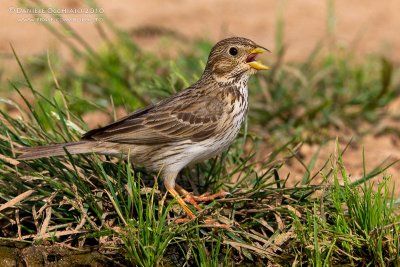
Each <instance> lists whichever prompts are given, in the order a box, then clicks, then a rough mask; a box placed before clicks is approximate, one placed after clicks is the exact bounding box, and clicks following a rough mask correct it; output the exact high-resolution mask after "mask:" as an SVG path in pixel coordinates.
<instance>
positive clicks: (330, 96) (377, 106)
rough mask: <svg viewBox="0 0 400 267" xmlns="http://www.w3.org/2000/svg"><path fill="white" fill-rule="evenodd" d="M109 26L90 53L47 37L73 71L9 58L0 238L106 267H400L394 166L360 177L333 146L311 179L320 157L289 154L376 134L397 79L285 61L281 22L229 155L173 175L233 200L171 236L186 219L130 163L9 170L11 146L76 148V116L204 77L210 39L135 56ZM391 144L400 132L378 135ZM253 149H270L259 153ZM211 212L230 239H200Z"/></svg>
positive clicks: (96, 160)
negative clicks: (77, 251)
mask: <svg viewBox="0 0 400 267" xmlns="http://www.w3.org/2000/svg"><path fill="white" fill-rule="evenodd" d="M29 3H30V2H24V3H23V4H25V5H29ZM329 3H330V6H331V8H333V1H329ZM36 4H40V2H37V1H36ZM92 4H94V3H92ZM328 13H329V23H328V28H329V29H330V35H332V34H333V32H334V31H333V26H332V21H334V18H333V14H332V12H328ZM105 19H106V18H105ZM105 21H106V23H105V25H99V27H108V29H109V30H111V32H112V33H113V35H114V39H113V40H115V41H112V43H110V41H109V40H110V38H105V40H104V43H105V45H104V46H103V47H101V48H100V49H99V50H98V51H97V50H96V51H95V50H93V49H91V48H89V47H88V45H87V44H85V43H84V42H83V41H82V39H81V38H80V37H79V36H78V35H77V33H75V32H73V30H72V29H70V28H69V27H68V25H62V27H63V28H62V29H57V28H53V27H54V26H53V25H51V24H49V25H45V26H46V27H48V28H49V30H51V31H52V32H54V33H55V34H56V36H59V38H61V39H62V40H63V41H64V43H66V44H67V45H70V49H71V50H72V51H73V53H74V54H75V55H76V62H77V64H80V65H81V66H83V68H82V70H79V71H78V70H76V69H74V68H70V67H68V66H67V67H65V65H64V62H62V60H61V59H60V58H59V57H58V56H57V54H56V53H49V54H46V55H42V56H40V57H38V58H37V59H36V60H35V61H32V62H28V63H26V62H22V61H21V60H20V59H19V58H18V51H16V53H15V58H16V61H18V63H19V65H20V68H21V73H19V75H18V77H16V79H14V80H12V81H10V82H7V83H6V82H4V81H3V84H1V86H2V87H3V88H6V87H8V89H7V90H8V91H9V92H17V93H18V94H19V97H13V98H11V99H10V98H1V99H0V101H1V103H0V105H1V110H0V113H1V115H0V118H1V120H0V226H1V227H0V229H1V232H0V239H1V240H9V241H10V240H11V241H13V242H21V241H25V242H29V243H32V244H40V243H43V242H45V241H44V240H46V242H49V244H65V245H68V246H70V247H75V248H81V249H82V248H85V247H89V246H97V247H99V248H100V249H101V250H102V251H104V254H105V255H108V256H110V257H112V258H114V260H115V262H114V263H115V264H117V263H119V264H122V265H126V264H127V263H128V262H129V263H130V264H131V265H133V266H155V265H189V266H192V265H195V266H196V265H197V266H220V265H222V266H230V265H234V264H242V265H250V264H257V265H260V266H261V265H267V263H274V264H281V265H295V266H297V265H313V266H329V265H344V264H348V265H360V266H375V265H377V266H385V265H396V264H398V262H399V259H398V255H399V251H400V250H399V239H398V234H399V224H398V222H399V216H398V207H397V202H398V200H397V199H394V195H393V188H391V185H392V183H391V177H390V176H388V175H386V174H385V170H386V169H387V168H389V167H390V165H391V164H390V163H388V164H383V165H381V166H377V168H375V169H374V170H373V171H372V172H369V173H367V172H366V171H365V170H364V175H363V176H362V177H360V178H359V179H358V180H354V179H353V178H351V177H350V175H349V174H348V173H347V170H346V163H345V162H344V160H343V158H342V155H343V154H344V153H346V151H345V149H346V148H347V147H341V146H340V145H339V142H337V153H336V154H332V155H331V156H330V157H329V158H326V159H324V160H326V164H325V165H324V168H322V169H316V164H315V161H316V159H317V158H319V157H320V155H319V154H318V153H316V154H315V155H314V156H313V157H311V160H310V161H309V162H304V161H303V160H302V159H301V157H299V155H298V154H297V153H296V151H297V148H298V146H299V144H302V143H310V144H317V145H319V146H321V147H322V146H323V144H324V143H325V142H326V141H328V140H331V139H332V138H336V135H335V134H334V133H337V132H341V131H349V129H350V130H351V132H352V134H354V135H355V136H357V135H362V134H368V133H369V132H371V131H375V129H374V125H376V123H377V122H379V121H381V120H383V119H388V116H389V115H388V113H387V112H386V109H385V107H386V106H387V105H388V104H390V103H391V102H392V101H393V100H394V99H395V97H396V96H397V95H398V94H399V91H400V85H399V84H398V83H395V82H394V81H396V80H397V81H398V80H399V79H396V77H398V75H399V73H400V72H399V69H398V68H397V67H396V66H395V65H393V64H392V63H391V62H390V61H388V60H387V59H384V58H380V57H379V56H371V57H369V58H366V59H364V60H363V61H362V62H359V61H357V60H356V59H355V58H353V57H352V52H351V51H340V50H336V49H333V50H332V48H330V50H325V49H324V46H323V45H322V46H317V47H316V49H315V51H314V52H313V53H312V54H311V55H310V56H309V57H308V60H306V61H305V62H303V63H297V64H286V63H282V60H281V59H282V57H283V56H284V52H285V47H284V45H283V39H284V38H283V35H282V34H283V27H284V22H283V21H281V22H280V23H279V29H278V31H279V32H277V36H278V37H279V40H277V48H278V50H279V53H278V54H277V56H275V58H273V59H272V60H271V62H270V63H271V65H272V66H273V68H272V70H271V71H270V72H269V73H266V74H261V75H258V76H256V77H254V78H252V79H251V82H250V84H249V87H250V88H251V90H250V103H251V104H250V113H249V120H248V121H247V122H246V127H244V130H243V131H242V133H241V135H240V136H239V137H238V139H237V140H236V141H235V143H234V144H233V145H232V146H231V148H230V149H229V151H227V152H225V153H223V154H222V155H221V156H218V157H217V158H215V159H211V160H209V161H207V162H204V163H202V164H199V165H197V166H196V167H195V168H191V169H186V170H185V171H184V172H183V174H182V177H180V180H179V183H180V184H182V185H184V186H185V187H186V188H188V189H189V190H196V191H198V192H199V193H203V192H205V191H213V192H215V191H218V190H219V189H221V188H224V189H225V190H229V191H230V192H231V195H230V196H229V197H227V198H226V199H221V200H217V201H213V202H211V203H207V204H205V205H204V206H203V207H204V211H203V212H202V213H201V214H199V219H198V220H196V221H194V222H190V223H186V224H179V225H178V224H175V223H174V222H173V221H174V220H175V219H176V218H178V217H179V216H181V215H182V211H181V210H180V208H179V206H178V205H177V203H176V202H175V201H174V200H173V199H172V198H171V197H170V196H169V195H167V194H165V190H164V189H163V187H162V183H160V181H159V179H158V175H157V174H154V173H147V172H146V171H145V170H143V169H142V168H140V166H134V167H133V166H132V165H131V163H130V162H128V161H124V160H119V159H115V158H109V157H104V156H99V155H78V156H67V157H61V158H49V159H40V160H34V161H31V162H18V161H16V160H15V148H17V147H18V146H21V145H23V146H35V145H41V144H49V143H53V142H65V141H71V140H78V139H79V137H80V136H81V134H82V133H83V132H85V131H86V130H88V127H87V126H86V125H85V123H84V122H83V120H82V116H83V115H84V114H86V113H87V112H89V111H94V110H101V111H103V112H104V113H105V114H108V115H109V116H110V117H113V116H114V115H113V114H115V113H116V109H117V108H118V107H124V108H125V109H127V110H134V109H136V108H139V107H141V106H143V105H145V104H146V103H149V102H152V101H156V100H158V99H161V98H163V97H165V96H167V95H170V94H172V93H174V92H175V91H179V90H182V89H183V88H185V87H186V86H187V85H189V84H191V83H192V82H194V81H195V80H196V79H197V78H198V77H199V76H200V74H201V71H202V69H203V67H204V65H205V60H206V57H207V53H208V51H209V50H210V48H211V45H212V44H211V43H209V42H207V41H204V40H194V41H190V45H189V46H190V47H191V52H187V53H185V54H182V55H180V56H178V57H177V58H175V59H174V60H171V59H168V58H165V57H157V56H155V55H152V54H150V53H146V52H143V51H142V50H141V49H140V48H139V47H138V46H137V45H136V44H135V43H134V42H133V41H132V39H131V38H130V36H129V35H128V34H127V33H125V32H121V31H120V30H118V29H116V28H115V27H114V26H113V25H112V22H110V21H108V20H107V19H106V20H105ZM63 31H68V32H69V34H68V36H64V35H62V34H63ZM71 31H72V33H71ZM161 33H162V31H161ZM172 36H174V35H172ZM170 38H174V37H170ZM71 40H74V41H75V42H69V41H71ZM76 43H77V44H78V45H79V46H78V45H75V44H76ZM154 73H157V74H158V75H154ZM366 88H367V89H368V90H366ZM21 99H22V100H23V101H20V100H21ZM21 102H22V103H21ZM17 103H19V104H17ZM110 110H111V112H110ZM11 113H12V114H13V115H10V114H11ZM110 114H111V115H110ZM393 119H396V118H393ZM386 132H394V133H395V134H398V133H396V132H395V129H392V128H389V127H387V128H383V129H380V130H379V133H382V134H384V133H386ZM260 144H264V145H265V146H266V147H268V151H267V152H268V155H267V156H265V151H260V150H259V149H258V147H259V145H260ZM263 154H264V155H263ZM260 155H263V156H262V157H260ZM260 158H261V159H262V160H259V159H260ZM296 159H297V160H298V161H299V162H300V164H302V165H303V166H304V169H305V170H304V175H303V177H302V179H301V181H299V183H298V184H297V186H295V187H290V186H288V182H287V181H288V179H292V177H281V176H280V173H281V171H280V169H281V167H282V166H285V165H286V166H288V165H287V164H288V163H287V162H288V161H289V160H291V161H293V160H296ZM360 161H364V155H360ZM364 162H365V161H364ZM365 164H366V163H365ZM364 169H366V167H364ZM314 173H316V174H314ZM375 177H380V178H382V179H381V180H380V181H379V182H378V181H376V180H374V179H373V178H375ZM394 178H396V177H394ZM189 181H192V183H191V182H189ZM205 216H212V217H213V218H215V219H216V220H218V221H219V222H221V223H228V224H230V225H231V229H229V230H225V229H218V228H210V227H207V226H205V225H203V223H202V218H204V217H205ZM121 255H122V256H121Z"/></svg>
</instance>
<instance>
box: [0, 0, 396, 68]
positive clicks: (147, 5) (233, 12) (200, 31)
mask: <svg viewBox="0 0 400 267" xmlns="http://www.w3.org/2000/svg"><path fill="white" fill-rule="evenodd" d="M43 2H44V3H45V4H47V5H49V6H53V7H60V8H79V7H87V6H86V5H85V4H84V3H83V2H84V1H78V0H59V1H43ZM97 2H98V4H99V6H100V7H101V8H103V10H104V14H105V15H106V16H107V17H109V18H110V19H111V20H112V21H113V22H114V23H115V24H116V25H117V26H119V27H121V28H122V29H126V30H128V31H129V30H131V29H135V28H137V27H141V26H144V25H145V26H160V25H162V26H163V27H166V28H170V29H173V30H174V31H176V32H178V33H181V34H183V35H185V36H187V37H206V38H209V39H211V40H215V41H217V40H219V39H221V38H223V37H226V36H232V35H240V36H245V37H249V38H251V39H253V40H255V41H256V42H258V43H260V44H263V45H265V46H267V47H270V48H271V49H272V50H274V40H275V27H276V22H277V17H278V15H277V14H279V13H280V11H281V13H282V14H283V18H284V20H285V43H286V45H287V46H288V51H287V57H286V59H287V60H301V59H303V58H304V57H305V56H306V55H308V53H310V52H311V51H312V49H313V48H314V46H315V44H316V43H317V42H318V41H320V40H321V39H322V38H324V37H325V36H326V32H327V30H326V29H327V19H326V18H327V12H328V8H327V5H328V4H327V3H328V1H323V0H301V1H300V0H291V1H289V0H286V1H284V0H247V1H242V0H229V1H228V0H219V1H215V0H202V1H196V0H170V1H162V0H149V1H138V0H134V1H128V0H119V1H107V0H98V1H97ZM16 7H18V3H17V1H16V0H2V1H0V25H1V27H0V53H1V54H3V55H9V54H10V48H9V43H12V44H13V46H14V47H15V48H16V49H17V51H18V52H19V54H21V55H31V54H35V53H38V52H43V51H44V50H46V49H47V48H49V47H50V46H51V47H58V48H59V49H61V50H64V48H63V46H62V44H60V43H59V42H57V41H56V40H55V38H54V36H52V35H51V34H50V33H49V32H48V31H47V30H46V29H45V28H44V27H42V26H41V25H40V24H39V23H37V22H21V21H19V20H21V19H23V18H27V17H30V15H29V14H21V13H17V11H15V10H14V11H13V8H16ZM334 11H335V35H336V38H337V40H338V41H339V43H340V44H342V45H343V46H345V47H346V46H352V47H353V46H354V49H355V50H356V51H357V53H358V54H360V55H365V54H370V53H384V54H385V55H387V56H389V57H390V58H392V59H394V60H396V61H400V53H398V52H397V51H399V48H400V34H399V30H400V19H399V16H398V12H399V11H400V1H398V0H385V1H373V0H347V1H346V0H337V1H335V3H334ZM66 17H84V18H93V16H91V15H90V14H89V15H88V14H82V15H76V14H68V15H66ZM95 23H104V22H74V23H71V24H72V26H73V27H74V28H75V29H76V30H77V31H78V32H79V33H80V34H82V35H83V37H84V39H85V40H87V41H88V43H89V44H91V45H92V46H93V47H96V46H97V45H98V42H99V40H100V36H99V35H98V33H97V31H96V30H95V27H94V24H95ZM54 24H56V22H54Z"/></svg>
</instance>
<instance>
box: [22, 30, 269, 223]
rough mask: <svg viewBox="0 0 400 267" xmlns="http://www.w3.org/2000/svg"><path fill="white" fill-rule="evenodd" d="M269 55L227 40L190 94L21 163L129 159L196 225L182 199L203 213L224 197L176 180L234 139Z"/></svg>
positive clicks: (27, 153) (40, 150)
mask: <svg viewBox="0 0 400 267" xmlns="http://www.w3.org/2000/svg"><path fill="white" fill-rule="evenodd" d="M265 51H268V49H266V48H264V47H262V46H260V45H257V44H256V43H254V42H253V41H251V40H249V39H246V38H241V37H232V38H228V39H224V40H222V41H220V42H218V43H217V44H216V45H215V46H214V47H213V48H212V50H211V52H210V55H209V57H208V61H207V65H206V68H205V70H204V73H203V75H202V76H201V78H200V80H198V81H197V82H195V83H194V84H193V85H192V86H190V87H188V88H187V89H185V90H183V91H181V92H179V93H177V94H175V95H173V96H171V97H169V98H167V99H164V100H162V101H160V102H158V103H156V104H153V105H150V106H148V107H145V108H143V109H141V110H138V111H136V112H133V113H131V114H130V115H128V116H126V117H125V118H122V119H120V120H118V121H116V122H114V123H111V124H109V125H107V126H104V127H102V128H98V129H94V130H91V131H89V132H87V133H86V134H84V135H83V137H82V139H81V141H79V142H72V143H64V144H53V145H49V146H41V147H29V148H28V147H26V148H23V149H22V150H21V151H20V152H22V153H23V154H22V155H20V156H19V157H18V159H20V160H31V159H37V158H43V157H52V156H63V155H66V152H65V150H67V151H68V153H70V154H82V153H99V154H105V155H121V154H124V155H129V157H130V159H131V161H132V162H133V163H135V164H140V165H143V166H144V167H145V168H147V169H148V170H152V171H157V172H159V173H160V174H161V177H162V179H163V181H164V184H165V187H166V189H167V190H168V191H169V192H170V193H171V195H173V196H174V197H175V198H176V200H177V201H178V202H179V204H180V205H181V207H182V208H183V210H184V211H185V212H186V213H187V215H188V216H189V218H190V219H194V218H196V216H195V215H194V213H193V212H192V211H191V210H190V209H189V207H188V206H187V204H186V203H185V201H184V200H183V199H182V197H181V195H184V197H185V200H186V201H187V202H189V203H192V204H193V205H194V206H195V207H196V208H198V209H199V207H198V205H197V204H196V201H200V200H210V199H213V198H215V197H219V196H223V195H224V193H223V192H220V193H217V194H214V195H211V196H200V197H194V196H191V195H190V194H189V193H188V192H186V191H185V190H184V189H183V188H181V187H180V186H179V185H177V184H176V183H175V179H176V177H177V175H178V173H179V172H180V171H181V170H182V168H184V167H185V166H187V165H190V164H193V163H196V162H200V161H204V160H206V159H209V158H212V157H214V156H216V155H218V154H220V153H221V152H222V151H224V150H226V149H227V148H228V147H229V145H230V144H231V143H232V141H233V140H234V139H235V137H236V135H237V134H238V132H239V130H240V127H241V124H242V122H243V121H244V119H245V117H246V114H247V109H248V100H247V98H248V97H247V95H248V91H247V82H248V80H249V77H250V76H251V75H252V74H255V73H256V72H257V71H258V70H266V69H268V67H267V66H265V65H263V64H262V63H260V62H258V61H256V57H257V55H258V54H260V53H263V52H265Z"/></svg>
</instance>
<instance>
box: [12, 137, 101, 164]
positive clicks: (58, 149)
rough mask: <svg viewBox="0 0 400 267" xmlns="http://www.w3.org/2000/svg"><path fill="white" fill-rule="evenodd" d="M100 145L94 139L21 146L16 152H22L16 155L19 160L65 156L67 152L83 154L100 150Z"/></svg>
mask: <svg viewBox="0 0 400 267" xmlns="http://www.w3.org/2000/svg"><path fill="white" fill-rule="evenodd" d="M99 149H101V147H100V146H99V142H96V141H80V142H72V143H64V144H53V145H48V146H38V147H22V148H18V150H17V152H19V153H22V155H20V156H19V157H18V159H19V160H31V159H39V158H48V157H56V156H65V155H67V152H66V151H68V153H69V154H72V155H74V154H84V153H93V152H100V150H99Z"/></svg>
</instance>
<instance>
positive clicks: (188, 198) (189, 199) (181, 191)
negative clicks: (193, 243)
mask: <svg viewBox="0 0 400 267" xmlns="http://www.w3.org/2000/svg"><path fill="white" fill-rule="evenodd" d="M175 189H176V191H177V192H178V193H179V194H181V196H183V200H184V201H185V202H187V203H190V204H192V205H193V207H195V208H196V210H198V211H202V208H200V206H199V204H197V202H196V200H195V199H194V196H193V194H191V193H189V192H188V191H186V190H185V189H183V188H182V187H180V186H179V185H175Z"/></svg>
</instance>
